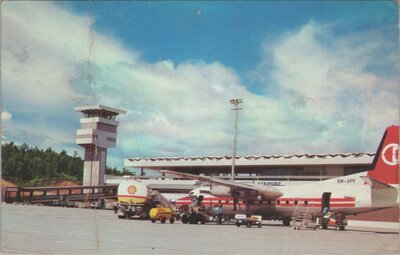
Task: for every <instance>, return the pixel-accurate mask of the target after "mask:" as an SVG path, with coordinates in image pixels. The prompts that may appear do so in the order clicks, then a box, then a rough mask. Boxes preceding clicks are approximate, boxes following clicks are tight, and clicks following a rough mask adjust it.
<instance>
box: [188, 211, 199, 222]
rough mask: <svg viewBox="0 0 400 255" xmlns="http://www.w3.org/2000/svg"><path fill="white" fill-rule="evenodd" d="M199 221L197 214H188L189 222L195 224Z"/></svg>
mask: <svg viewBox="0 0 400 255" xmlns="http://www.w3.org/2000/svg"><path fill="white" fill-rule="evenodd" d="M198 222H199V221H198V219H197V215H195V214H194V213H192V214H190V216H189V223H190V224H197V223H198Z"/></svg>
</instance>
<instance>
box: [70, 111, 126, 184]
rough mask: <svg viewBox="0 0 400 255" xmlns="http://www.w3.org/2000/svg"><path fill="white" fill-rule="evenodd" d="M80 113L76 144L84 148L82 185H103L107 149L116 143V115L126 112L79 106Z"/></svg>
mask: <svg viewBox="0 0 400 255" xmlns="http://www.w3.org/2000/svg"><path fill="white" fill-rule="evenodd" d="M74 110H75V111H77V112H82V113H83V117H82V118H81V120H80V123H81V128H80V129H78V130H77V132H76V135H77V137H76V144H78V145H80V146H82V147H83V148H85V156H84V160H85V162H84V169H83V185H84V186H97V185H104V175H105V172H106V163H107V149H108V148H114V147H115V146H116V142H117V127H118V124H119V122H118V121H116V120H115V118H116V117H117V115H119V114H125V113H126V111H124V110H119V109H115V108H111V107H108V106H104V105H90V106H79V107H75V108H74Z"/></svg>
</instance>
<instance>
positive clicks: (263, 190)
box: [160, 170, 283, 199]
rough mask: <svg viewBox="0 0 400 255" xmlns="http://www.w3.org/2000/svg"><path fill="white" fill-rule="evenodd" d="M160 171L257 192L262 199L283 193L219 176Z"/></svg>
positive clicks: (271, 188) (235, 189) (233, 189)
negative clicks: (223, 178)
mask: <svg viewBox="0 0 400 255" xmlns="http://www.w3.org/2000/svg"><path fill="white" fill-rule="evenodd" d="M160 172H161V173H165V174H170V175H175V176H179V177H183V178H187V179H192V180H199V181H202V182H208V183H213V184H217V185H221V186H225V187H229V188H231V190H232V191H236V192H242V191H243V192H250V193H257V194H260V195H262V196H263V198H264V199H276V198H278V197H280V196H282V195H283V193H282V192H281V191H279V190H277V189H275V188H273V187H269V186H261V185H257V186H256V185H252V184H246V183H238V182H233V181H228V180H222V179H219V178H211V177H206V176H199V175H194V174H187V173H181V172H175V171H170V170H160Z"/></svg>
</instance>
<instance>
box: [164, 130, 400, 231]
mask: <svg viewBox="0 0 400 255" xmlns="http://www.w3.org/2000/svg"><path fill="white" fill-rule="evenodd" d="M399 162H400V160H399V126H390V127H388V128H387V129H386V131H385V134H384V136H383V138H382V141H381V143H380V145H379V148H378V151H377V153H376V155H375V158H374V160H373V163H372V167H371V168H372V169H371V170H369V171H366V172H361V173H357V174H352V175H347V176H342V177H337V178H333V179H329V180H325V181H320V182H312V183H309V184H303V185H296V186H279V187H271V186H266V185H262V184H245V183H238V182H234V181H228V180H222V179H218V178H210V177H204V176H197V175H192V174H186V173H180V172H174V171H169V170H162V171H161V172H163V173H167V174H171V175H176V176H180V177H184V178H188V179H195V180H199V181H202V182H206V183H208V184H209V185H210V186H209V187H201V188H198V189H195V190H193V191H192V192H191V193H190V194H189V196H188V197H184V198H181V199H178V200H177V201H176V206H177V207H179V206H183V205H187V204H190V203H191V202H192V197H193V196H197V197H199V196H203V205H204V206H205V207H206V208H207V206H210V207H211V206H212V205H216V204H217V203H218V201H219V200H221V202H222V203H223V207H224V213H232V214H233V213H240V212H241V213H248V214H260V215H263V216H265V217H269V218H276V219H282V220H283V222H284V224H285V225H288V224H289V220H290V217H291V216H292V214H293V212H294V210H295V208H296V206H308V207H310V208H311V210H312V212H313V213H314V215H316V216H321V215H322V210H323V208H325V207H327V208H328V209H330V210H331V211H332V212H340V213H342V214H343V215H354V214H359V213H363V212H369V211H375V210H380V209H385V208H389V207H394V206H398V204H399V183H400V182H399V179H400V177H399Z"/></svg>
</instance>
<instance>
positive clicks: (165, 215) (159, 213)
mask: <svg viewBox="0 0 400 255" xmlns="http://www.w3.org/2000/svg"><path fill="white" fill-rule="evenodd" d="M149 216H150V219H151V222H153V223H155V222H156V221H158V220H159V221H160V222H161V223H165V222H166V221H167V220H169V222H170V223H171V224H172V223H174V222H175V218H174V213H173V212H172V210H171V208H168V207H154V208H151V210H150V212H149Z"/></svg>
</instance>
